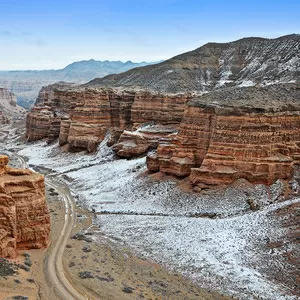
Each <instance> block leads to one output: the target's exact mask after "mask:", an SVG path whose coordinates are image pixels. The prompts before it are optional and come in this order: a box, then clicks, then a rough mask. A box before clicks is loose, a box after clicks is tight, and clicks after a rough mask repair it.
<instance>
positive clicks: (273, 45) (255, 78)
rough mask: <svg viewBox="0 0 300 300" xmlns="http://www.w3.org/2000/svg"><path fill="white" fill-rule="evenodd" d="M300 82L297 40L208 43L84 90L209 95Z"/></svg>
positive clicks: (295, 36) (294, 37) (299, 38)
mask: <svg viewBox="0 0 300 300" xmlns="http://www.w3.org/2000/svg"><path fill="white" fill-rule="evenodd" d="M299 79H300V35H298V34H292V35H287V36H282V37H279V38H277V39H264V38H255V37H252V38H244V39H241V40H238V41H234V42H230V43H208V44H206V45H204V46H202V47H200V48H198V49H196V50H194V51H190V52H187V53H184V54H181V55H178V56H175V57H173V58H171V59H169V60H166V61H164V62H162V63H159V64H156V65H153V66H146V67H142V68H135V69H132V70H130V71H127V72H125V73H121V74H117V75H108V76H106V77H104V78H100V79H94V80H92V81H91V82H89V83H88V84H87V86H125V87H126V86H136V87H140V88H147V89H151V90H157V91H161V92H171V93H175V92H185V91H190V92H193V91H209V90H212V89H214V88H219V87H222V86H224V85H226V86H251V85H256V84H262V85H264V84H271V83H279V82H290V81H298V80H299Z"/></svg>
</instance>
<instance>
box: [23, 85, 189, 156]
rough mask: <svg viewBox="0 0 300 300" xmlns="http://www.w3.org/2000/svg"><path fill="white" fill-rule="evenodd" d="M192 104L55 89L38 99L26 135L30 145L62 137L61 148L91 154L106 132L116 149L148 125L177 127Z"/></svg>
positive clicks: (111, 92) (120, 93)
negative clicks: (134, 131)
mask: <svg viewBox="0 0 300 300" xmlns="http://www.w3.org/2000/svg"><path fill="white" fill-rule="evenodd" d="M189 98H190V97H189V96H184V95H176V96H175V95H162V94H159V93H156V94H151V93H150V92H146V91H138V92H137V91H124V90H113V89H109V88H106V89H87V88H80V87H74V86H70V85H63V84H56V85H53V86H48V87H46V88H44V89H42V90H41V92H40V93H39V97H38V99H37V102H36V106H35V107H34V108H33V110H32V112H31V113H30V114H28V117H27V126H26V129H27V131H26V135H27V139H28V141H34V140H39V139H42V138H48V139H49V138H50V141H52V140H53V139H55V138H57V137H59V144H60V145H61V146H63V145H67V146H68V147H69V149H70V150H74V151H78V150H88V151H89V152H93V151H95V150H96V149H97V146H98V144H99V143H100V142H101V141H102V140H103V139H104V136H105V134H106V132H107V131H108V130H110V131H111V132H112V133H113V137H112V139H111V141H113V143H115V142H116V141H117V140H118V139H119V137H120V135H121V133H122V132H123V130H131V129H137V128H138V127H139V126H140V125H141V124H144V123H147V122H153V121H155V122H156V123H158V124H162V125H167V124H172V125H174V126H176V125H178V124H179V123H180V121H181V119H182V116H183V112H184V106H185V103H186V102H187V100H188V99H189ZM138 152H139V151H138Z"/></svg>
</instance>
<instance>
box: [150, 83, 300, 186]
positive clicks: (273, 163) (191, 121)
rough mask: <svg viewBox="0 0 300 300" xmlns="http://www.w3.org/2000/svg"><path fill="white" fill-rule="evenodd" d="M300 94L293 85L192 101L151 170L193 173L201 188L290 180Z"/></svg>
mask: <svg viewBox="0 0 300 300" xmlns="http://www.w3.org/2000/svg"><path fill="white" fill-rule="evenodd" d="M235 93H236V94H235ZM299 98H300V89H299V87H298V86H297V85H290V86H288V89H287V90H285V88H283V91H282V90H281V89H280V88H278V87H268V88H261V89H257V88H247V89H240V90H234V89H228V91H226V90H225V91H223V92H215V93H212V94H210V95H204V96H202V97H200V98H198V99H194V100H192V101H191V102H190V103H189V105H188V106H187V108H186V111H185V116H184V118H183V120H182V122H181V125H180V130H179V134H178V136H177V138H176V139H173V140H170V141H168V142H167V143H162V144H160V145H159V147H158V149H157V152H156V153H151V154H150V155H149V156H148V158H147V165H148V168H149V170H151V171H158V170H160V171H162V172H165V173H170V174H174V175H177V176H183V177H184V176H189V178H190V180H191V182H192V183H193V184H194V185H197V186H199V187H207V186H211V185H220V184H230V183H231V182H233V181H234V180H236V179H238V178H245V179H247V180H249V181H250V182H253V183H265V184H271V183H272V182H273V181H274V180H276V179H288V178H290V177H291V174H292V166H293V164H294V163H295V162H296V163H298V162H299V152H300V148H299V145H300V134H299V132H300V131H299V130H300V106H299V104H298V103H297V102H298V99H299ZM212 101H214V102H212Z"/></svg>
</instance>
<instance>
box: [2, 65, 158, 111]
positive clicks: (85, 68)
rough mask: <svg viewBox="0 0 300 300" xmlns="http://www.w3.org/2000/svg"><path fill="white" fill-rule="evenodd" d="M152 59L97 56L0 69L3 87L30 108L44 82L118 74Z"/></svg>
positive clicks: (69, 80) (81, 81) (77, 80)
mask: <svg viewBox="0 0 300 300" xmlns="http://www.w3.org/2000/svg"><path fill="white" fill-rule="evenodd" d="M149 64H154V63H148V62H141V63H135V62H132V61H127V62H125V63H123V62H121V61H108V60H106V61H97V60H94V59H91V60H83V61H78V62H74V63H72V64H70V65H68V66H66V67H65V68H64V69H60V70H42V71H31V70H28V71H0V88H1V87H3V88H7V89H8V90H9V91H11V92H13V93H15V94H16V96H17V102H18V104H20V105H21V106H23V107H25V108H29V107H30V106H31V105H32V104H33V103H34V101H35V99H36V97H37V94H38V92H39V90H40V89H41V88H42V86H44V85H48V84H51V83H55V82H58V81H66V82H75V83H85V82H88V81H90V80H92V79H94V78H96V77H103V76H106V75H108V74H117V73H121V72H124V71H127V70H130V69H132V68H136V67H142V66H146V65H149Z"/></svg>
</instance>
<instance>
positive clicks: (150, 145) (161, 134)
mask: <svg viewBox="0 0 300 300" xmlns="http://www.w3.org/2000/svg"><path fill="white" fill-rule="evenodd" d="M176 133H177V126H174V125H172V126H171V125H161V124H160V125H157V124H148V125H146V126H143V127H141V128H138V129H137V130H136V131H127V130H124V132H123V133H122V134H121V135H120V137H119V139H118V140H117V142H115V145H114V146H113V150H114V151H115V152H116V153H117V155H118V156H120V157H125V158H131V157H136V156H139V155H142V154H145V153H146V152H148V151H149V150H153V149H156V148H157V146H158V144H159V141H161V140H162V139H163V138H167V137H169V136H170V135H174V134H176Z"/></svg>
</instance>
